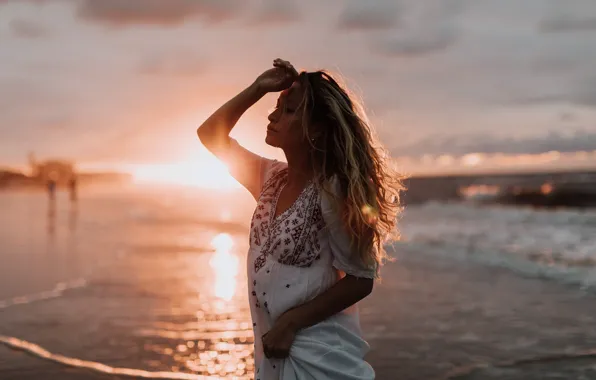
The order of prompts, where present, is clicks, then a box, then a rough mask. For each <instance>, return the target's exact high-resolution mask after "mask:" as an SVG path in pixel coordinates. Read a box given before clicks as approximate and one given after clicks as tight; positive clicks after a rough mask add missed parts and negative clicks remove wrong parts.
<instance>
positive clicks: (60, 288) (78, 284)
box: [0, 278, 87, 310]
mask: <svg viewBox="0 0 596 380" xmlns="http://www.w3.org/2000/svg"><path fill="white" fill-rule="evenodd" d="M85 286H87V280H85V279H84V278H79V279H76V280H73V281H69V282H60V283H58V284H56V286H54V289H51V290H44V291H41V292H39V293H33V294H28V295H24V296H18V297H13V298H9V299H6V300H0V310H2V309H6V308H7V307H11V306H15V305H24V304H28V303H32V302H36V301H44V300H48V299H52V298H58V297H61V296H62V295H64V292H65V291H67V290H71V289H76V288H82V287H85Z"/></svg>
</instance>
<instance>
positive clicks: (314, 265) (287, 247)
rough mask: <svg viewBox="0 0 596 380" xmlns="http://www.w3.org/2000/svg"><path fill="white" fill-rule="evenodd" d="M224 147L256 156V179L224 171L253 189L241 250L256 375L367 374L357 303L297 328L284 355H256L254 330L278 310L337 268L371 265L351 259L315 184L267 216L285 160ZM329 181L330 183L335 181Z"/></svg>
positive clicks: (260, 378) (288, 379)
mask: <svg viewBox="0 0 596 380" xmlns="http://www.w3.org/2000/svg"><path fill="white" fill-rule="evenodd" d="M229 153H230V156H229V159H230V160H234V161H236V160H241V161H240V162H248V161H250V160H259V161H260V162H259V165H260V167H261V169H262V170H261V172H260V175H259V178H254V179H251V178H246V175H245V173H246V172H244V173H242V165H236V166H235V169H232V170H231V172H232V174H233V175H234V176H235V177H236V178H238V179H239V181H240V182H241V183H243V184H244V185H245V186H247V185H248V186H247V187H249V188H252V189H253V191H254V192H256V193H257V194H260V196H259V198H258V200H257V207H256V209H255V212H254V214H253V217H252V222H251V227H250V248H249V251H248V257H247V260H248V263H247V277H248V291H249V302H250V311H251V316H252V320H253V330H254V336H255V379H257V380H277V379H279V380H298V379H300V380H303V379H316V380H335V379H358V380H361V379H367V380H368V379H374V377H375V373H374V371H373V369H372V367H371V366H370V365H369V364H368V363H367V362H366V361H365V360H364V355H365V354H366V352H367V351H368V348H369V347H368V344H367V343H366V342H365V341H364V340H363V339H362V337H361V331H360V323H359V318H358V309H357V306H356V305H354V306H352V307H350V308H348V309H346V310H344V311H342V312H340V313H338V314H336V315H334V316H332V317H331V318H329V319H327V320H325V321H323V322H320V323H318V324H316V325H314V326H311V327H308V328H305V329H302V330H300V331H298V333H297V334H296V339H295V341H294V343H293V344H292V347H291V349H290V355H289V357H288V358H286V359H268V358H266V357H265V355H264V354H263V348H262V343H261V337H262V336H263V335H264V334H265V333H266V332H268V331H269V330H270V329H271V328H272V327H273V325H274V323H275V321H276V319H277V318H278V317H279V316H281V315H282V314H283V313H284V312H285V311H287V310H288V309H291V308H293V307H296V306H299V305H301V304H303V303H305V302H307V301H309V300H311V299H313V298H315V297H316V296H317V295H319V294H321V293H323V292H324V291H325V290H327V289H329V288H330V287H331V286H332V285H333V284H335V283H336V282H337V281H339V280H340V279H341V278H342V276H343V273H348V274H352V275H355V276H358V277H366V278H374V277H375V273H376V271H375V268H368V267H366V266H364V265H363V264H361V263H360V260H358V259H354V258H353V257H354V256H352V255H351V251H350V241H349V237H348V235H347V234H346V232H345V231H344V229H343V228H342V227H341V224H340V220H339V217H338V215H337V213H336V212H335V211H334V210H335V209H334V208H333V207H332V205H331V202H332V201H331V199H330V197H329V196H327V195H326V194H325V193H324V192H323V191H322V190H320V189H318V188H317V186H316V185H315V184H314V183H310V184H309V185H308V186H307V187H306V188H305V189H304V190H303V191H302V193H301V194H300V195H299V197H298V198H297V199H296V201H295V202H294V204H293V205H292V206H291V207H290V208H289V209H287V210H285V211H284V212H283V213H281V214H280V215H278V216H277V217H275V218H274V217H273V214H274V212H275V208H276V203H277V199H278V197H279V194H280V192H281V189H282V188H283V186H284V185H285V183H286V180H287V164H286V163H283V162H280V161H276V160H269V159H265V158H263V157H260V156H257V155H255V154H254V153H251V152H249V151H248V150H246V149H244V148H242V147H241V146H240V145H238V143H237V142H236V141H235V140H232V143H231V146H230V151H229ZM236 162H238V161H236ZM231 164H232V165H231V166H232V167H234V164H233V163H231ZM251 182H252V183H251ZM332 185H333V186H335V188H337V183H332ZM257 189H258V190H260V191H258V192H257V191H255V190H257Z"/></svg>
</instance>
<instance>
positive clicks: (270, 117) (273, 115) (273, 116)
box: [267, 110, 277, 122]
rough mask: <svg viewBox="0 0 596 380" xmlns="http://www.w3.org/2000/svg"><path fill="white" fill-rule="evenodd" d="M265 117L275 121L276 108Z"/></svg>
mask: <svg viewBox="0 0 596 380" xmlns="http://www.w3.org/2000/svg"><path fill="white" fill-rule="evenodd" d="M267 119H269V121H272V122H274V121H277V110H275V111H273V112H271V113H270V114H269V116H267Z"/></svg>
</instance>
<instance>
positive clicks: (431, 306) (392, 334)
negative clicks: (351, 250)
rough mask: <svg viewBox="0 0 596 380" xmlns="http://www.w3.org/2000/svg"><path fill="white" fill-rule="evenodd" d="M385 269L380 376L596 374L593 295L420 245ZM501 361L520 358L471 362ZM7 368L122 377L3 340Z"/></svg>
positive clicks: (376, 338)
mask: <svg viewBox="0 0 596 380" xmlns="http://www.w3.org/2000/svg"><path fill="white" fill-rule="evenodd" d="M383 275H384V278H383V282H382V283H381V284H379V285H378V286H377V287H376V289H375V291H374V293H373V295H372V296H371V297H370V298H368V299H366V300H365V301H364V302H363V303H362V305H361V314H362V326H363V330H364V332H365V335H366V337H367V339H368V341H369V343H370V345H371V351H370V354H369V356H368V360H369V362H370V363H371V364H372V365H373V366H374V368H375V369H376V371H377V378H378V379H388V380H389V379H399V380H410V379H411V380H414V379H417V380H418V379H420V380H428V379H450V378H452V379H524V380H532V379H547V378H548V379H581V378H585V379H589V378H596V369H595V368H596V356H591V355H586V356H584V357H581V356H580V354H581V353H582V352H585V351H587V350H590V349H593V348H596V329H594V326H596V297H595V296H594V295H592V294H586V293H583V292H582V291H581V290H579V289H578V288H575V287H569V286H565V285H562V284H559V283H556V282H553V281H545V280H541V279H536V278H524V277H520V276H518V275H517V274H515V273H512V272H511V271H509V270H506V269H498V268H489V267H485V266H480V265H477V264H472V263H463V262H460V261H454V260H451V259H443V258H437V257H432V256H427V255H425V254H416V253H413V252H408V253H402V254H400V255H399V262H397V263H393V264H390V265H388V266H387V267H386V269H385V271H384V274H383ZM566 355H567V356H566ZM536 358H537V359H538V360H536V361H530V362H527V363H523V362H520V361H523V360H526V359H536ZM549 358H550V360H546V359H549ZM500 363H510V364H512V365H511V366H509V367H496V368H491V367H489V368H487V369H484V370H473V368H474V366H483V365H484V366H486V365H497V364H500ZM516 363H517V364H516ZM0 368H1V370H0V379H23V380H28V379H31V380H32V379H36V380H37V379H42V378H43V379H47V380H52V379H56V380H58V379H60V380H75V379H77V380H78V379H93V380H96V379H118V378H122V377H116V376H110V375H102V374H97V373H93V372H90V371H88V370H80V369H73V368H65V367H63V366H61V365H58V364H54V363H51V362H48V361H45V360H42V359H39V358H34V357H31V356H28V355H27V354H24V353H22V352H17V351H12V350H8V349H7V348H5V347H1V346H0ZM590 371H591V372H590ZM547 374H548V375H547ZM582 376H584V377H582Z"/></svg>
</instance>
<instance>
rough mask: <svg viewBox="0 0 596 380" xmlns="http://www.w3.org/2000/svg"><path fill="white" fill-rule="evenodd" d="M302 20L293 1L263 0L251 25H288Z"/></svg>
mask: <svg viewBox="0 0 596 380" xmlns="http://www.w3.org/2000/svg"><path fill="white" fill-rule="evenodd" d="M301 18H302V14H301V12H300V11H299V10H298V7H297V6H296V4H295V3H294V1H293V0H263V1H262V2H261V5H260V6H259V7H258V8H257V9H256V12H255V14H254V17H253V18H252V20H251V24H253V25H268V24H278V23H289V22H294V21H298V20H300V19H301Z"/></svg>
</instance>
